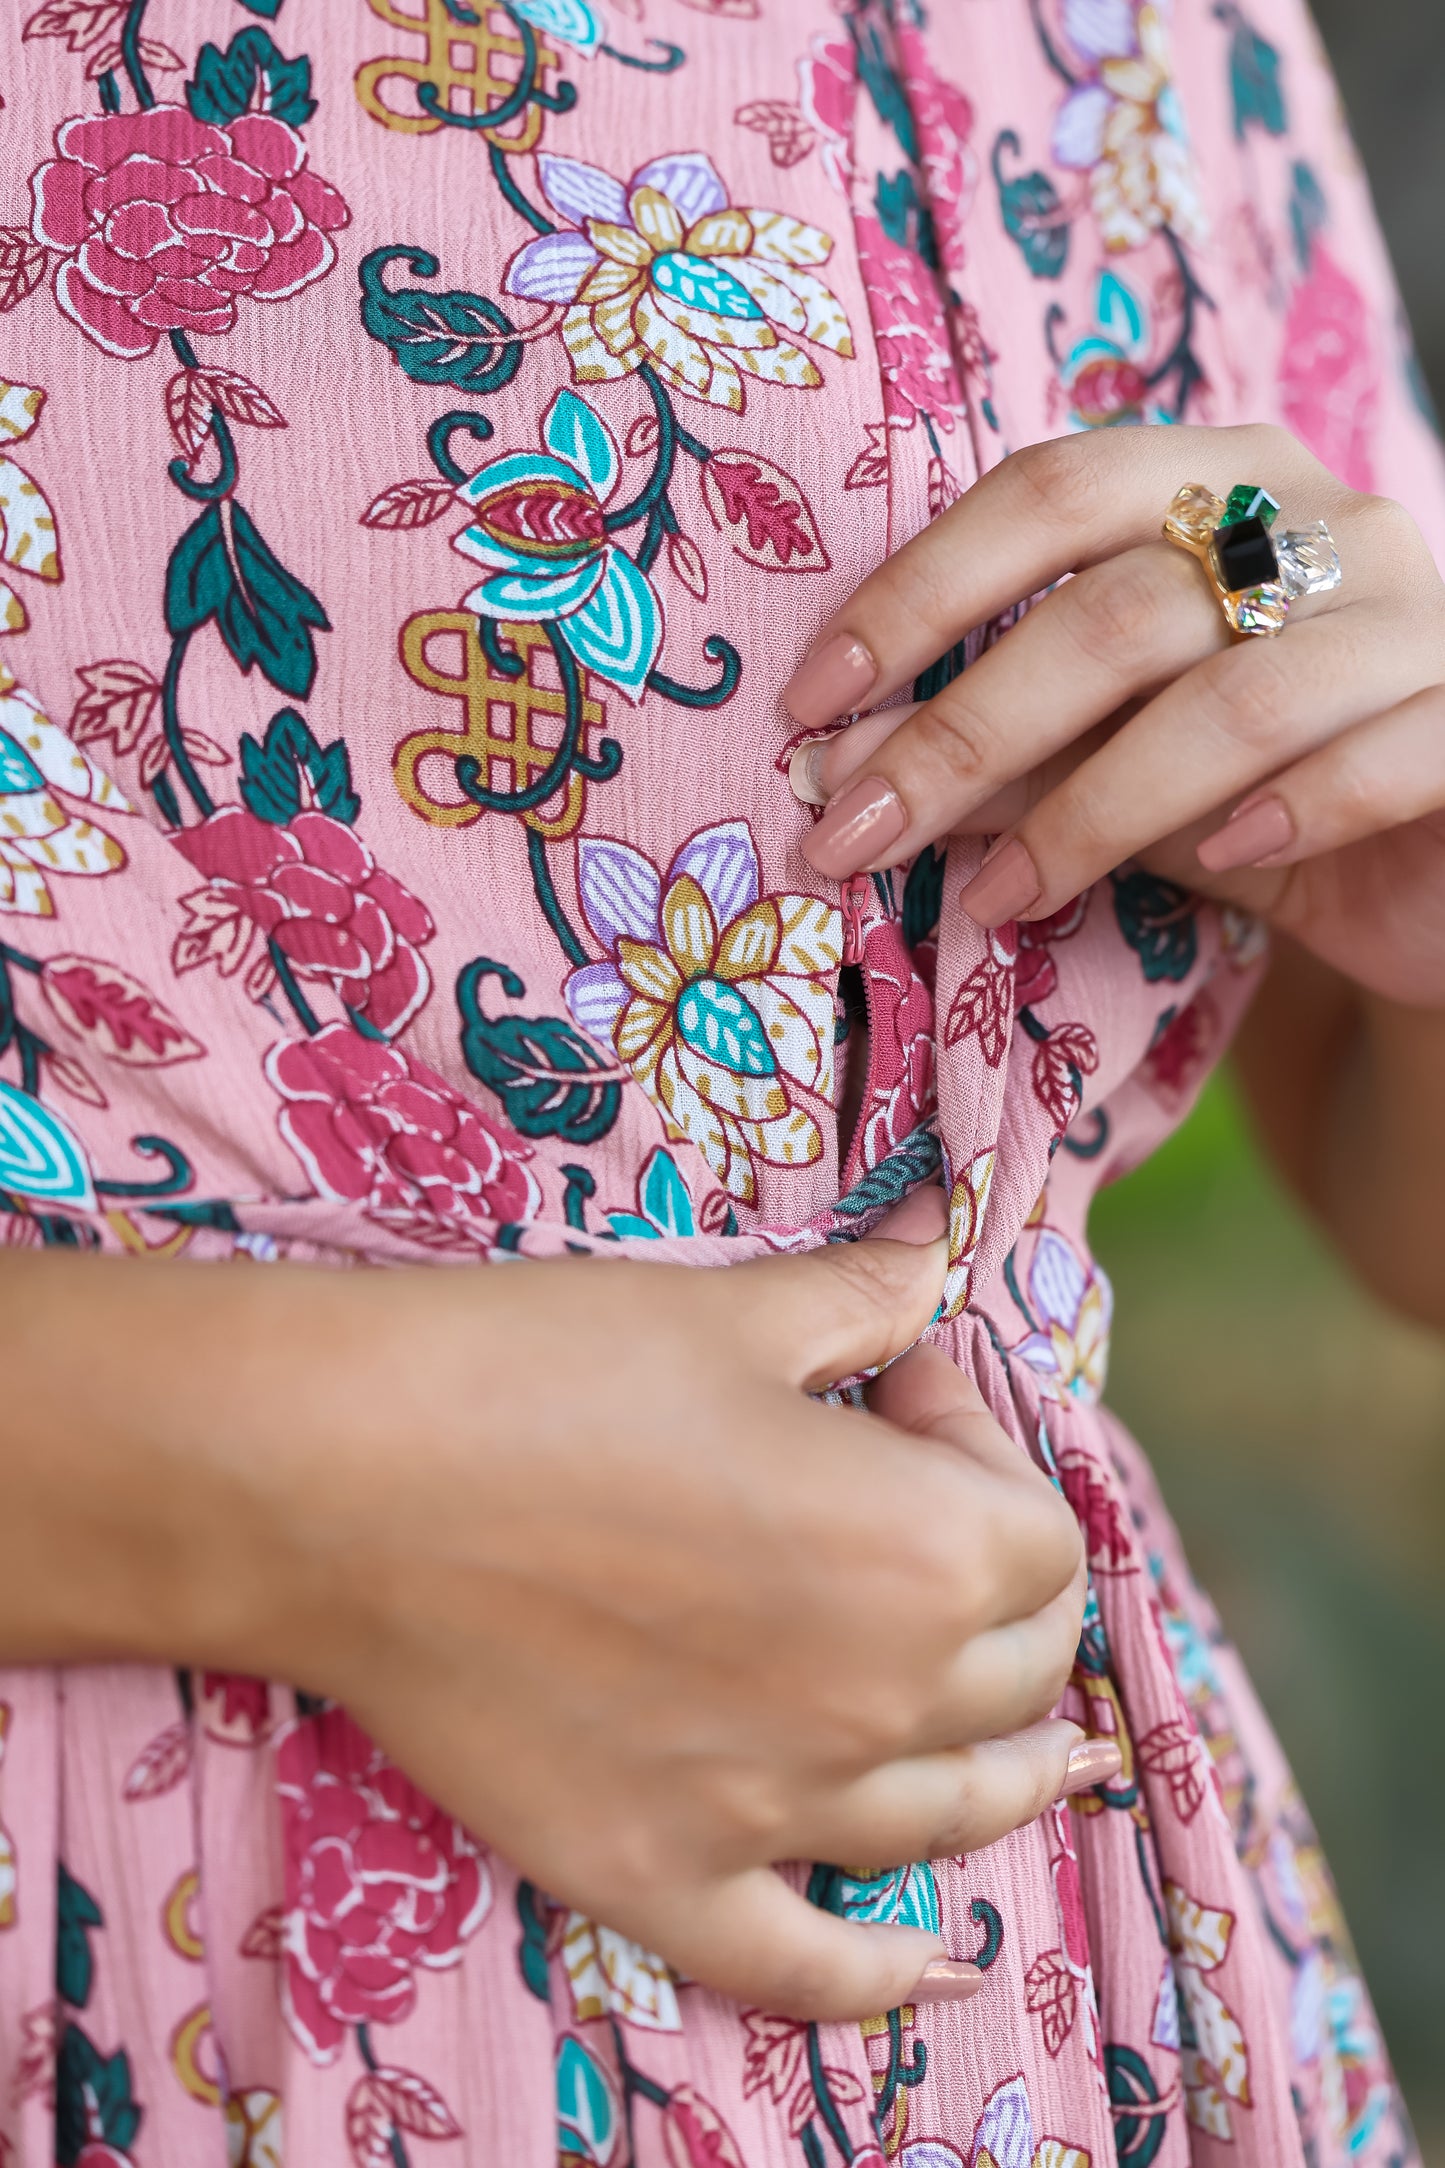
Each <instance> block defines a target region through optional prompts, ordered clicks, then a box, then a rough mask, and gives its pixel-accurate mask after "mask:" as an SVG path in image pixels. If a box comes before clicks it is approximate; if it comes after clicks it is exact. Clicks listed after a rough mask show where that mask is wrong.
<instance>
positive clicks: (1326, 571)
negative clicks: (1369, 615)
mask: <svg viewBox="0 0 1445 2168" xmlns="http://www.w3.org/2000/svg"><path fill="white" fill-rule="evenodd" d="M1275 552H1276V555H1277V556H1278V558H1279V576H1280V578H1281V580H1282V581H1283V582H1284V587H1285V592H1286V594H1288V595H1290V596H1291V597H1292V598H1293V599H1294V600H1296V601H1297V600H1298V599H1299V597H1300V596H1301V595H1328V594H1330V593H1332V592H1333V590H1334V589H1335V588H1336V587H1338V586H1339V584H1340V578H1341V574H1340V555H1339V551H1338V550H1337V549H1336V548H1335V543H1334V537H1333V535H1331V533H1330V530H1329V528H1328V527H1327V526H1326V525H1325V523H1324V521H1323V520H1322V519H1317V520H1315V521H1314V522H1313V523H1312V524H1311V525H1310V526H1308V527H1291V528H1289V529H1288V530H1287V531H1286V532H1285V533H1284V534H1282V535H1281V536H1280V538H1279V540H1278V541H1277V542H1276V544H1275Z"/></svg>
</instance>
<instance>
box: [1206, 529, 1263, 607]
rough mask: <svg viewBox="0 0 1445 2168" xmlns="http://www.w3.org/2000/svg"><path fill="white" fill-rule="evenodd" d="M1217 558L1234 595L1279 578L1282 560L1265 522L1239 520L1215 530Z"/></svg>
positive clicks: (1222, 575) (1221, 574)
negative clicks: (1246, 588) (1280, 560)
mask: <svg viewBox="0 0 1445 2168" xmlns="http://www.w3.org/2000/svg"><path fill="white" fill-rule="evenodd" d="M1214 555H1215V561H1216V563H1217V564H1218V566H1219V573H1220V577H1221V579H1222V580H1223V581H1224V584H1225V586H1226V587H1227V588H1228V589H1229V592H1230V593H1231V594H1232V595H1237V594H1238V593H1239V592H1240V590H1241V589H1242V588H1245V587H1264V586H1266V585H1268V584H1269V582H1270V581H1272V580H1277V579H1278V578H1279V559H1278V557H1277V556H1276V555H1275V550H1274V543H1273V542H1272V541H1271V540H1270V533H1269V529H1268V527H1266V526H1265V524H1264V521H1263V520H1262V519H1237V520H1235V521H1233V522H1232V523H1231V525H1229V526H1228V527H1216V528H1215V530H1214Z"/></svg>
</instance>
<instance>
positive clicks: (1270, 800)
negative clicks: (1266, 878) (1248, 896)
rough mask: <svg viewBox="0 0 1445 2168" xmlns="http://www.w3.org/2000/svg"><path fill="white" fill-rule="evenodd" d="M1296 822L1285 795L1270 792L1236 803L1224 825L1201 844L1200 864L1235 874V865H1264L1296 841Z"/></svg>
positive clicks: (1217, 870) (1220, 871) (1210, 869)
mask: <svg viewBox="0 0 1445 2168" xmlns="http://www.w3.org/2000/svg"><path fill="white" fill-rule="evenodd" d="M1294 833H1295V830H1294V821H1293V819H1292V818H1291V816H1290V810H1289V807H1288V806H1287V805H1286V804H1285V802H1284V800H1283V798H1278V797H1276V796H1275V794H1274V792H1273V791H1267V792H1265V793H1263V794H1262V795H1261V796H1259V797H1255V798H1246V799H1245V801H1244V803H1243V805H1237V806H1236V807H1235V809H1234V811H1233V812H1232V813H1231V814H1230V816H1229V819H1228V820H1227V821H1226V822H1225V824H1224V826H1223V827H1222V828H1217V829H1216V830H1215V832H1214V834H1213V835H1212V836H1206V837H1205V839H1204V841H1203V842H1202V843H1201V844H1200V845H1199V863H1200V865H1201V866H1203V867H1204V868H1205V870H1206V872H1209V873H1232V872H1233V871H1234V869H1235V867H1236V866H1262V865H1266V864H1268V862H1269V860H1270V859H1272V858H1277V857H1278V855H1279V853H1280V852H1281V851H1287V850H1288V849H1289V847H1290V845H1291V843H1293V841H1294Z"/></svg>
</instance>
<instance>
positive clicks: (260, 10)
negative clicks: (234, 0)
mask: <svg viewBox="0 0 1445 2168" xmlns="http://www.w3.org/2000/svg"><path fill="white" fill-rule="evenodd" d="M241 6H242V7H243V8H249V9H250V11H251V13H252V14H253V15H264V16H265V18H266V20H267V22H268V23H273V22H275V20H276V17H277V16H278V15H279V14H280V12H281V0H241Z"/></svg>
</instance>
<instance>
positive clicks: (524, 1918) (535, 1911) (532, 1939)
mask: <svg viewBox="0 0 1445 2168" xmlns="http://www.w3.org/2000/svg"><path fill="white" fill-rule="evenodd" d="M517 1918H518V1920H519V1921H520V1923H521V1928H522V1939H521V1941H520V1942H519V1943H518V1945H517V1963H518V1964H519V1966H520V1967H521V1971H522V1978H523V1980H524V1981H525V1982H526V1984H527V1986H528V1988H529V1989H530V1990H531V1992H532V1993H533V1994H534V1995H535V1996H536V1997H537V1999H538V2001H539V2002H549V2001H550V2000H551V1989H550V1988H549V1986H548V1984H547V1916H546V1910H545V1905H544V1902H543V1900H542V1899H541V1898H539V1897H538V1895H537V1892H536V1890H535V1889H534V1888H533V1886H532V1884H531V1883H530V1882H519V1883H518V1884H517Z"/></svg>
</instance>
